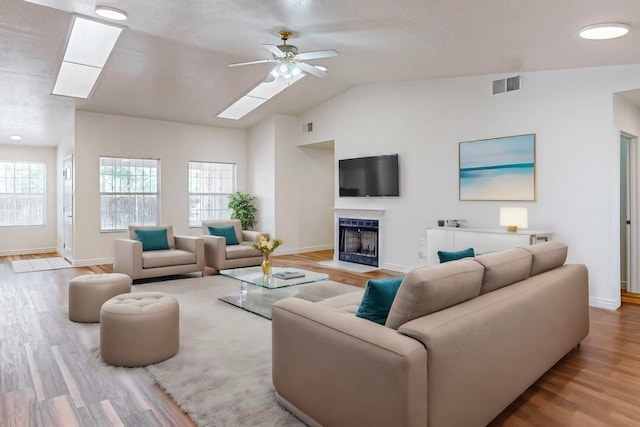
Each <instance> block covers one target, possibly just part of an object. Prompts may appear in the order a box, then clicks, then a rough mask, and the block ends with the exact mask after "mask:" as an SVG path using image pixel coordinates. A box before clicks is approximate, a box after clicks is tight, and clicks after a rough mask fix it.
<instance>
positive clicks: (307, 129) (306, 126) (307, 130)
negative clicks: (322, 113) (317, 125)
mask: <svg viewBox="0 0 640 427" xmlns="http://www.w3.org/2000/svg"><path fill="white" fill-rule="evenodd" d="M302 132H303V133H311V132H313V122H309V123H305V124H304V125H302Z"/></svg>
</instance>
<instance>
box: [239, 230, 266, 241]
mask: <svg viewBox="0 0 640 427" xmlns="http://www.w3.org/2000/svg"><path fill="white" fill-rule="evenodd" d="M261 234H265V233H263V232H261V231H251V230H242V241H243V242H257V241H258V236H260V235H261Z"/></svg>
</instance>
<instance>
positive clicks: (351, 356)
mask: <svg viewBox="0 0 640 427" xmlns="http://www.w3.org/2000/svg"><path fill="white" fill-rule="evenodd" d="M272 341H273V343H272V348H273V350H272V351H273V354H272V363H273V384H274V386H275V389H276V391H277V393H278V395H279V396H280V398H282V399H284V400H286V402H287V404H289V405H292V406H293V407H295V408H296V409H297V410H299V411H301V412H302V413H304V414H305V415H306V416H308V417H310V418H311V419H313V420H315V421H316V422H317V423H319V424H321V425H348V426H390V425H403V426H417V425H424V424H425V420H426V418H427V353H426V350H425V348H424V346H423V345H422V344H421V343H420V342H419V341H416V340H414V339H413V338H410V337H407V336H404V335H402V334H399V333H398V332H397V331H395V330H393V329H390V328H387V327H385V326H382V325H379V324H376V323H373V322H370V321H368V320H365V319H361V318H358V317H355V316H353V315H352V314H345V313H340V312H338V311H336V310H334V309H332V308H331V307H327V306H323V305H319V304H314V303H312V302H309V301H305V300H302V299H297V298H287V299H284V300H281V301H279V302H277V303H276V304H274V306H273V309H272ZM327 408H331V410H327ZM364 408H366V409H364Z"/></svg>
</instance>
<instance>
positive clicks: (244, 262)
mask: <svg viewBox="0 0 640 427" xmlns="http://www.w3.org/2000/svg"><path fill="white" fill-rule="evenodd" d="M213 226H216V227H220V226H233V228H234V229H235V232H236V238H237V239H238V244H237V245H227V244H226V240H225V239H224V237H219V236H212V235H211V234H210V233H209V227H213ZM261 234H264V233H261V232H259V231H250V230H243V229H242V225H241V223H240V220H238V219H229V220H213V221H203V222H202V236H201V237H202V238H203V239H204V254H205V265H206V266H207V267H210V268H213V269H214V270H215V273H216V274H217V273H218V272H219V271H220V270H224V269H227V268H239V267H251V266H255V265H260V264H262V253H261V252H260V251H259V250H257V249H254V248H252V247H251V245H252V244H253V243H254V242H257V241H258V236H259V235H261Z"/></svg>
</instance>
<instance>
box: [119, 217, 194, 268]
mask: <svg viewBox="0 0 640 427" xmlns="http://www.w3.org/2000/svg"><path fill="white" fill-rule="evenodd" d="M157 228H166V229H167V243H168V244H169V249H167V250H157V251H143V250H142V243H141V242H140V241H138V240H137V239H136V235H135V230H137V229H157ZM113 271H114V273H124V274H127V275H128V276H130V277H131V278H132V279H133V280H136V279H146V278H150V277H161V276H171V275H174V274H188V273H193V272H200V273H203V272H204V240H203V239H202V238H201V237H198V236H174V234H173V227H172V226H171V225H160V226H133V225H132V226H129V238H128V239H114V256H113Z"/></svg>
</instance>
